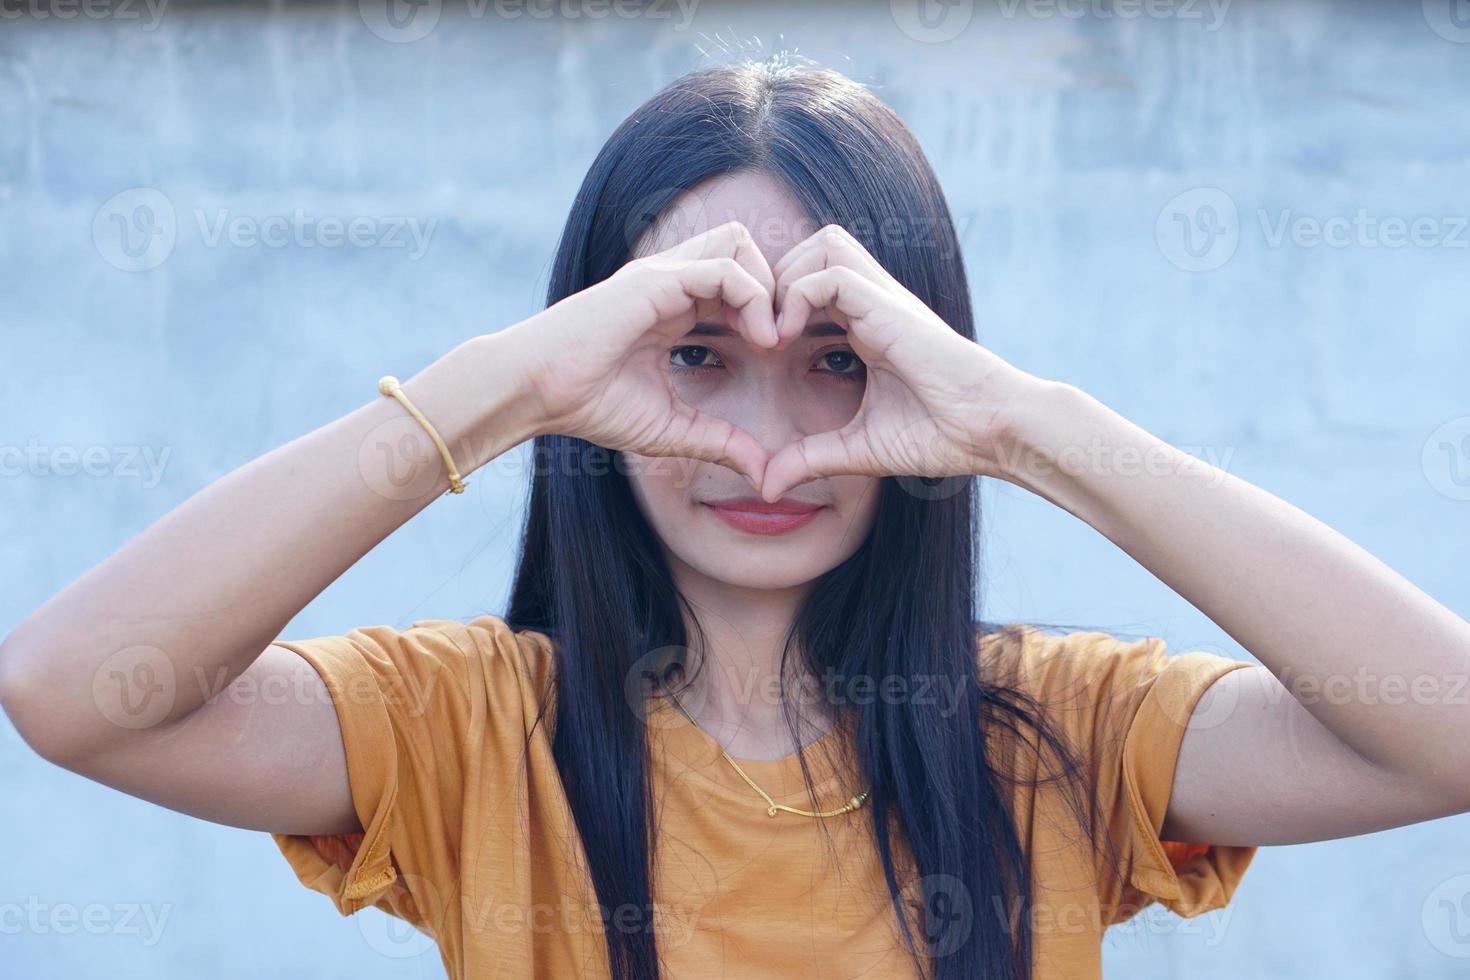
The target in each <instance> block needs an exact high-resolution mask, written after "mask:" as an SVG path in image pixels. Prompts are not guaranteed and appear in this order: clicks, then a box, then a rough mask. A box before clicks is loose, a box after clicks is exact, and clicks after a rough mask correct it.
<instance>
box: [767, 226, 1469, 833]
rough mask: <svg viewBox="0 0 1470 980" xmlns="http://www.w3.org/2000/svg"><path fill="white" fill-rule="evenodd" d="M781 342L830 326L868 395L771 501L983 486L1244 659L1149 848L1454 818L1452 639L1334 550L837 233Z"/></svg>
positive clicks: (1463, 693)
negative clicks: (1055, 522) (953, 318)
mask: <svg viewBox="0 0 1470 980" xmlns="http://www.w3.org/2000/svg"><path fill="white" fill-rule="evenodd" d="M773 271H774V272H775V276H776V303H777V307H778V308H779V309H780V311H781V317H780V319H778V321H777V329H778V332H779V334H780V336H781V344H782V345H785V344H789V343H791V342H793V340H794V338H796V337H797V336H799V335H800V334H801V333H802V331H803V330H804V329H805V327H806V324H807V323H808V321H809V320H813V319H815V318H818V317H820V318H821V319H822V320H828V321H831V322H834V323H837V324H839V325H840V326H842V327H843V328H844V329H845V332H846V334H847V337H848V339H849V341H850V343H851V345H852V347H853V348H854V350H855V352H856V353H857V354H858V355H859V356H860V357H861V358H862V360H863V362H864V364H865V368H866V372H867V374H866V376H867V383H866V386H865V388H864V394H863V402H862V404H861V406H860V407H859V409H858V411H857V414H856V415H855V416H854V417H853V418H852V420H851V421H849V422H848V423H847V424H846V425H844V426H843V427H842V428H841V429H839V430H835V431H832V432H818V433H813V434H811V435H808V436H806V437H804V438H802V439H800V440H798V441H797V442H795V443H793V444H792V445H790V446H787V447H785V448H783V449H781V450H780V451H778V452H777V453H776V454H775V456H774V457H772V459H771V460H770V462H768V463H767V466H766V471H765V477H764V480H763V482H762V492H763V494H764V495H765V496H766V498H767V499H768V500H769V499H775V498H776V497H778V496H780V495H781V494H782V493H784V492H785V491H786V489H788V488H790V487H793V486H795V485H797V484H798V483H802V482H805V481H807V480H811V479H815V478H817V477H820V476H823V475H828V474H834V473H866V474H872V475H886V474H911V475H920V476H931V477H943V476H945V475H968V474H975V475H981V476H991V477H997V478H1000V479H1004V480H1006V481H1008V482H1011V483H1015V484H1017V485H1019V486H1022V487H1024V488H1026V489H1028V490H1031V491H1033V492H1035V493H1037V494H1039V495H1040V496H1042V497H1044V498H1046V499H1047V500H1050V501H1051V502H1052V503H1054V504H1056V505H1058V506H1060V507H1062V508H1064V509H1065V510H1067V511H1069V512H1070V513H1072V514H1073V515H1075V516H1076V517H1078V518H1080V519H1082V520H1084V521H1086V522H1087V523H1088V524H1090V525H1091V526H1092V527H1094V528H1096V529H1097V530H1098V531H1100V532H1101V533H1102V534H1104V535H1106V536H1107V537H1108V538H1109V539H1111V540H1112V541H1113V542H1114V543H1115V544H1117V545H1118V546H1119V547H1120V548H1122V549H1123V550H1124V551H1126V552H1127V553H1128V554H1129V555H1131V556H1133V558H1135V559H1136V560H1137V561H1139V562H1140V563H1141V564H1142V565H1143V566H1144V567H1145V568H1147V569H1148V570H1149V571H1150V572H1152V573H1153V574H1154V575H1156V576H1157V577H1158V578H1159V579H1161V580H1162V581H1163V582H1164V583H1165V584H1167V585H1168V586H1170V587H1171V588H1173V589H1174V590H1175V591H1176V592H1178V593H1179V594H1180V595H1182V596H1183V597H1184V598H1186V599H1188V600H1189V601H1190V602H1191V603H1193V604H1194V605H1195V606H1196V607H1197V608H1198V609H1200V610H1201V611H1202V612H1204V614H1205V615H1207V616H1209V617H1210V619H1212V620H1214V621H1215V623H1217V624H1218V625H1219V626H1220V627H1221V628H1222V629H1224V630H1225V632H1227V633H1229V634H1230V635H1231V636H1232V637H1234V638H1235V639H1236V640H1237V641H1238V642H1239V643H1240V644H1241V646H1243V647H1244V648H1245V649H1246V650H1248V651H1250V653H1251V654H1252V655H1253V656H1254V657H1255V658H1256V659H1257V660H1259V661H1260V662H1261V663H1260V665H1252V666H1250V667H1246V668H1242V669H1239V670H1233V671H1230V672H1229V673H1227V674H1225V675H1224V676H1223V677H1221V678H1220V679H1218V680H1217V681H1215V682H1214V684H1212V685H1211V691H1210V693H1211V694H1212V695H1214V696H1218V697H1222V698H1224V699H1225V700H1224V703H1225V704H1231V705H1233V706H1234V707H1233V709H1232V710H1230V711H1229V712H1228V713H1227V717H1225V718H1224V719H1223V720H1218V719H1217V717H1216V716H1217V714H1219V713H1220V712H1218V710H1217V709H1216V708H1215V707H1214V704H1213V702H1212V706H1211V710H1210V712H1209V720H1208V724H1205V723H1202V719H1201V717H1200V714H1199V712H1198V711H1197V712H1196V716H1195V718H1194V719H1192V721H1194V722H1195V723H1193V724H1191V725H1190V726H1189V727H1188V729H1187V730H1186V733H1185V735H1184V738H1183V741H1182V743H1181V745H1180V749H1179V756H1178V759H1177V763H1176V767H1175V779H1174V785H1173V790H1172V794H1171V798H1170V801H1169V806H1168V809H1167V813H1166V815H1165V819H1164V823H1163V827H1162V830H1161V835H1162V836H1163V837H1164V838H1165V839H1167V840H1177V841H1194V842H1200V843H1211V844H1240V845H1253V844H1288V843H1301V842H1304V841H1314V840H1329V839H1333V838H1337V837H1349V836H1354V835H1357V834H1365V833H1371V832H1373V831H1378V830H1384V829H1387V828H1389V827H1397V826H1402V825H1405V824H1411V823H1417V822H1420V821H1423V820H1430V819H1434V818H1436V817H1443V816H1449V815H1451V814H1456V813H1463V812H1467V811H1470V683H1467V678H1470V624H1467V623H1466V622H1465V620H1463V619H1461V618H1460V617H1458V616H1456V615H1455V614H1454V613H1452V612H1451V611H1450V610H1448V609H1446V608H1445V607H1444V606H1443V605H1441V604H1440V603H1438V602H1436V601H1434V600H1433V599H1431V598H1430V597H1429V596H1428V595H1426V594H1425V593H1424V592H1423V591H1421V590H1420V589H1418V588H1415V587H1414V585H1413V584H1412V583H1410V582H1409V581H1407V580H1406V579H1405V578H1404V577H1403V576H1401V575H1399V574H1398V573H1397V572H1395V571H1394V570H1393V569H1391V568H1389V567H1388V566H1387V565H1385V564H1384V563H1383V562H1381V561H1379V560H1378V559H1376V558H1374V557H1373V556H1372V555H1370V554H1369V553H1368V552H1366V551H1364V550H1363V549H1362V548H1361V547H1359V546H1358V545H1356V544H1354V543H1353V542H1352V541H1350V540H1348V539H1347V538H1346V537H1344V536H1343V535H1342V534H1340V533H1338V532H1337V531H1335V530H1333V529H1332V528H1330V527H1328V526H1327V525H1326V524H1324V523H1322V522H1321V521H1319V520H1317V519H1315V518H1313V517H1312V516H1310V515H1308V514H1306V513H1305V512H1303V511H1301V510H1299V509H1298V508H1296V507H1294V506H1292V505H1291V504H1288V503H1286V502H1285V501H1283V500H1281V499H1280V498H1278V497H1275V496H1273V495H1271V494H1270V493H1267V492H1266V491H1265V490H1262V489H1261V488H1260V487H1257V486H1254V485H1252V484H1250V483H1247V482H1246V481H1245V480H1242V479H1239V478H1237V477H1235V476H1233V475H1232V474H1229V473H1227V472H1225V471H1224V470H1221V469H1219V468H1218V467H1215V466H1212V465H1210V464H1208V463H1206V462H1204V461H1202V460H1199V459H1196V458H1195V457H1193V456H1191V455H1189V454H1188V453H1185V452H1183V451H1181V450H1179V449H1176V448H1174V447H1173V446H1170V445H1169V444H1168V443H1166V442H1164V441H1163V440H1161V439H1159V438H1157V437H1156V436H1154V435H1152V434H1150V433H1149V432H1147V431H1145V430H1144V429H1142V428H1140V427H1139V426H1137V425H1135V424H1133V423H1132V422H1130V421H1128V420H1127V419H1125V418H1124V417H1123V416H1121V415H1119V414H1118V413H1117V412H1114V411H1112V410H1111V409H1109V408H1108V407H1107V406H1105V405H1103V404H1102V403H1101V402H1099V401H1098V400H1097V399H1095V398H1093V397H1091V396H1090V395H1088V394H1086V393H1085V392H1083V391H1081V390H1080V389H1078V388H1076V387H1075V386H1072V385H1069V384H1066V383H1063V382H1057V381H1052V380H1048V379H1043V378H1038V377H1036V376H1034V375H1031V374H1027V373H1026V372H1024V371H1021V370H1019V369H1017V368H1015V367H1014V366H1012V365H1010V364H1009V363H1007V362H1005V361H1004V360H1002V359H1001V358H999V357H997V356H996V355H995V354H994V353H993V352H991V351H989V350H987V349H986V348H984V347H983V346H981V345H980V344H977V343H975V342H973V341H971V340H969V339H967V338H965V337H962V336H960V335H959V334H958V333H956V332H955V331H954V330H953V329H951V328H950V327H949V326H948V325H947V324H945V323H944V322H943V321H942V320H941V319H940V318H939V317H938V316H937V315H936V314H935V313H934V312H933V310H931V309H930V308H929V307H928V306H927V305H925V304H924V303H923V302H921V301H920V300H919V299H917V298H916V297H915V296H914V295H913V294H912V293H911V292H909V290H907V289H906V288H905V287H904V286H903V285H902V284H900V283H899V282H898V281H897V280H895V279H894V277H893V276H892V275H891V274H889V273H888V272H887V270H886V269H884V268H883V267H882V266H881V265H880V264H879V263H878V262H877V261H876V260H875V259H874V258H873V256H872V255H871V254H869V253H868V252H867V250H866V249H865V248H864V247H863V246H862V245H861V244H860V243H859V242H858V241H857V240H856V239H855V238H854V237H853V236H852V235H851V234H849V233H848V232H847V231H846V230H844V229H842V228H841V227H839V226H836V225H828V226H824V227H823V228H821V229H819V230H818V231H817V232H816V233H815V234H813V235H811V236H809V237H808V238H807V239H806V240H804V241H802V242H800V243H798V244H797V245H795V246H793V248H792V249H791V250H790V251H789V252H788V253H787V254H786V255H785V256H784V257H783V258H782V259H781V261H780V262H779V263H777V265H776V266H775V268H774V270H773Z"/></svg>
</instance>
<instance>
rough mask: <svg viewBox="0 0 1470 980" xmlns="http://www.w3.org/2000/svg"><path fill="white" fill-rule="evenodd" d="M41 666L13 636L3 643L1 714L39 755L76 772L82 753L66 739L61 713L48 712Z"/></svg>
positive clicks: (0, 642)
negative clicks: (59, 715)
mask: <svg viewBox="0 0 1470 980" xmlns="http://www.w3.org/2000/svg"><path fill="white" fill-rule="evenodd" d="M38 662H39V660H38V658H36V657H34V656H32V655H31V654H30V653H29V652H26V651H24V650H23V649H22V648H21V647H20V646H19V645H18V644H17V643H16V641H15V639H14V635H13V634H12V635H11V636H9V637H6V638H5V639H4V640H0V711H3V712H4V714H5V717H6V718H8V719H9V720H10V724H11V726H12V727H14V728H15V730H16V732H17V733H18V734H19V735H20V737H21V740H22V741H24V742H25V743H26V744H27V745H28V746H30V747H31V749H32V750H33V751H35V753H36V754H37V755H39V756H41V757H42V758H43V759H45V760H46V761H48V762H51V763H54V764H56V765H58V766H63V767H65V768H72V767H73V766H75V765H77V764H78V760H79V751H78V749H77V747H76V746H74V745H68V744H67V741H68V740H67V739H65V738H64V737H63V736H64V734H65V727H66V726H65V725H64V724H59V723H58V718H57V715H58V712H55V711H48V710H47V708H46V700H47V693H46V687H45V685H44V684H43V683H42V680H41V675H42V672H41V671H40V670H39V669H38V668H37V666H36V665H37V663H38Z"/></svg>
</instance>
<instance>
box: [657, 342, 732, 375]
mask: <svg viewBox="0 0 1470 980" xmlns="http://www.w3.org/2000/svg"><path fill="white" fill-rule="evenodd" d="M669 360H670V361H671V362H672V364H673V366H674V367H676V368H683V369H684V370H686V371H696V370H698V369H700V368H704V367H715V366H717V365H718V363H719V360H720V355H718V354H716V353H715V352H714V351H713V350H710V349H709V348H708V347H700V346H697V345H688V346H685V347H675V348H674V349H673V350H671V351H669ZM711 360H713V361H714V362H715V363H714V364H711V363H709V362H710V361H711Z"/></svg>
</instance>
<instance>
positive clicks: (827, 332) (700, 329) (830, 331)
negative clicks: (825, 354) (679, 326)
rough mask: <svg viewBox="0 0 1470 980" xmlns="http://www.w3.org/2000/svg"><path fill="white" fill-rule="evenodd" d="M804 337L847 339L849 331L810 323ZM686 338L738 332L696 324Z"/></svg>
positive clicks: (833, 325)
mask: <svg viewBox="0 0 1470 980" xmlns="http://www.w3.org/2000/svg"><path fill="white" fill-rule="evenodd" d="M801 335H802V336H803V337H846V336H847V331H846V330H845V329H843V328H842V327H840V326H838V325H837V324H835V323H809V324H807V326H806V329H805V330H803V331H802V332H801ZM685 336H686V337H734V336H737V334H736V332H735V331H734V330H733V329H731V328H730V327H727V326H724V325H723V324H719V323H696V324H695V325H694V328H693V329H692V330H690V331H689V333H687V334H685Z"/></svg>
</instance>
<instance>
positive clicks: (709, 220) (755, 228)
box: [630, 173, 817, 266]
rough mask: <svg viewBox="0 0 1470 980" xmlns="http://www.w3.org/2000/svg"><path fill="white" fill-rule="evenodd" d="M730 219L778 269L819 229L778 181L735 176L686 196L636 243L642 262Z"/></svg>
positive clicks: (709, 183) (693, 189) (765, 176)
mask: <svg viewBox="0 0 1470 980" xmlns="http://www.w3.org/2000/svg"><path fill="white" fill-rule="evenodd" d="M727 221H739V222H741V223H742V224H744V225H745V227H746V228H748V229H750V233H751V236H752V237H753V238H754V239H755V242H756V245H757V246H759V248H760V250H761V254H762V255H764V256H765V258H766V263H767V264H768V265H772V266H774V265H775V264H776V263H777V262H779V261H781V256H783V255H785V254H786V253H787V252H788V251H790V250H791V248H792V246H794V245H795V244H796V243H797V242H800V241H802V240H803V239H805V238H807V237H809V236H810V235H812V233H814V232H815V231H816V230H817V226H816V224H815V223H814V222H813V221H812V220H811V219H810V218H809V217H807V214H806V212H805V211H803V210H802V207H801V203H800V202H799V201H797V199H796V197H795V196H794V195H793V194H792V193H791V191H790V190H789V189H788V188H787V187H786V185H785V184H784V183H783V182H782V181H781V180H780V179H779V178H776V177H772V176H770V175H769V174H763V173H732V174H722V175H720V176H718V177H711V178H709V179H708V180H706V181H703V182H702V183H699V184H696V185H694V186H693V187H691V188H690V189H689V190H687V191H685V192H684V193H683V194H680V195H679V196H678V197H676V198H675V199H674V200H673V201H672V202H670V204H669V206H668V207H666V208H665V209H664V210H663V211H662V212H661V213H660V214H659V216H658V219H657V220H656V221H655V222H654V223H653V224H652V225H651V226H650V227H649V228H648V230H647V231H645V232H644V233H643V235H642V236H641V237H640V238H639V239H638V241H637V242H636V243H634V247H633V250H632V255H631V256H630V257H632V258H637V257H639V256H643V255H651V254H653V253H655V252H661V251H663V250H664V249H666V248H670V247H672V246H674V245H677V244H679V243H680V242H682V241H685V240H687V239H690V238H693V237H694V236H695V235H698V234H701V233H702V232H706V231H709V230H710V229H711V228H715V227H718V226H719V225H722V224H724V223H725V222H727Z"/></svg>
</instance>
